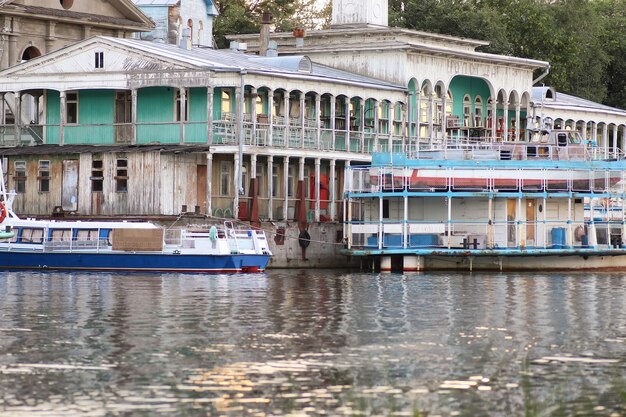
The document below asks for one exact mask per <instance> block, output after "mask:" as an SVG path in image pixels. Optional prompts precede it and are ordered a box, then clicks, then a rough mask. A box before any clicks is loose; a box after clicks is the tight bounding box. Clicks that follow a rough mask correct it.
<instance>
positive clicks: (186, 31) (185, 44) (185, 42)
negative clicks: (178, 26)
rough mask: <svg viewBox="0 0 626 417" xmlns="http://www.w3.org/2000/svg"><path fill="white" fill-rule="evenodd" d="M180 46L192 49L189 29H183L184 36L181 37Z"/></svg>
mask: <svg viewBox="0 0 626 417" xmlns="http://www.w3.org/2000/svg"><path fill="white" fill-rule="evenodd" d="M178 46H179V47H180V48H181V49H186V50H188V51H191V36H190V32H189V29H183V36H182V37H181V38H180V44H179V45H178Z"/></svg>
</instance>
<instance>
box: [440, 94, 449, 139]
mask: <svg viewBox="0 0 626 417" xmlns="http://www.w3.org/2000/svg"><path fill="white" fill-rule="evenodd" d="M446 91H447V90H446V89H443V97H441V134H442V135H443V140H444V142H445V141H446V140H447V138H448V130H447V126H448V114H447V113H446V108H447V107H446V106H447V105H448V93H447V92H446Z"/></svg>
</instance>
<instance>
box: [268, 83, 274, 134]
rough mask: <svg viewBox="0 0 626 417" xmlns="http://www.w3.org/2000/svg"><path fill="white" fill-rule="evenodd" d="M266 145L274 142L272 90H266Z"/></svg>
mask: <svg viewBox="0 0 626 417" xmlns="http://www.w3.org/2000/svg"><path fill="white" fill-rule="evenodd" d="M267 123H268V126H267V146H273V144H274V90H269V91H268V92H267Z"/></svg>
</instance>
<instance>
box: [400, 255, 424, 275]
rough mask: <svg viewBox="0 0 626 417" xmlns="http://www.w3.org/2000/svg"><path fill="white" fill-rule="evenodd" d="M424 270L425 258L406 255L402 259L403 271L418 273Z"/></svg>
mask: <svg viewBox="0 0 626 417" xmlns="http://www.w3.org/2000/svg"><path fill="white" fill-rule="evenodd" d="M423 270H424V258H423V257H421V256H416V255H406V256H404V258H403V259H402V271H404V272H417V271H423Z"/></svg>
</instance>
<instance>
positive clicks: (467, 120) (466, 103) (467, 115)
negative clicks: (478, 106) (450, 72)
mask: <svg viewBox="0 0 626 417" xmlns="http://www.w3.org/2000/svg"><path fill="white" fill-rule="evenodd" d="M471 123H472V100H471V99H470V96H468V95H466V96H465V97H463V125H464V126H465V127H471V126H472V124H471Z"/></svg>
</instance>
